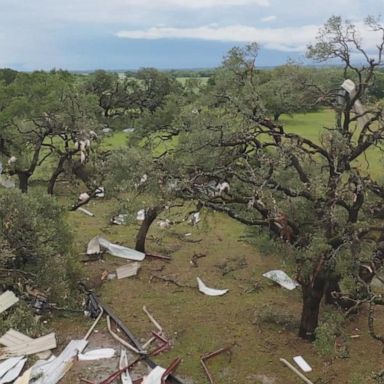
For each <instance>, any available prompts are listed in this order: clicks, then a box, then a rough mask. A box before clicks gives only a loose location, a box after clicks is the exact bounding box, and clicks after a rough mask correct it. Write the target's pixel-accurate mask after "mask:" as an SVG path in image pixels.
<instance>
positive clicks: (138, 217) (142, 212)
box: [136, 209, 145, 221]
mask: <svg viewBox="0 0 384 384" xmlns="http://www.w3.org/2000/svg"><path fill="white" fill-rule="evenodd" d="M144 219H145V210H144V209H140V211H137V215H136V220H137V221H144Z"/></svg>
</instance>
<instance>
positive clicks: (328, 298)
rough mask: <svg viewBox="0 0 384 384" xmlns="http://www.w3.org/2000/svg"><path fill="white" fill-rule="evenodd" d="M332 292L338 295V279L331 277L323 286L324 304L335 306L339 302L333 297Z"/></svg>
mask: <svg viewBox="0 0 384 384" xmlns="http://www.w3.org/2000/svg"><path fill="white" fill-rule="evenodd" d="M332 292H337V293H340V285H339V277H333V278H330V279H328V280H327V283H326V284H325V290H324V293H325V297H324V302H325V304H337V303H338V302H339V300H338V299H337V298H334V297H333V295H332Z"/></svg>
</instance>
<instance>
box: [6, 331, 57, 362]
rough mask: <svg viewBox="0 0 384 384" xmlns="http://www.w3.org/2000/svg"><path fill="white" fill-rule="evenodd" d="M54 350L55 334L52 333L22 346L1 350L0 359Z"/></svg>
mask: <svg viewBox="0 0 384 384" xmlns="http://www.w3.org/2000/svg"><path fill="white" fill-rule="evenodd" d="M54 348H56V338H55V333H54V332H52V333H50V334H48V335H45V336H42V337H39V338H37V339H33V340H31V341H28V342H25V343H23V344H17V345H12V346H10V347H4V348H1V349H0V359H6V358H8V357H14V356H21V355H33V354H34V353H38V352H43V351H47V350H49V349H54Z"/></svg>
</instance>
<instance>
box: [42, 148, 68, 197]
mask: <svg viewBox="0 0 384 384" xmlns="http://www.w3.org/2000/svg"><path fill="white" fill-rule="evenodd" d="M66 159H67V156H66V155H65V156H62V157H60V160H59V163H58V164H57V167H56V169H55V170H54V171H53V173H52V176H51V178H50V179H49V183H48V190H47V192H48V194H49V195H53V190H54V188H55V184H56V181H57V178H58V177H59V176H60V174H61V173H63V171H64V163H65V160H66Z"/></svg>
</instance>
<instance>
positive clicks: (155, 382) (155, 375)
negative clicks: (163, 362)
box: [142, 365, 166, 384]
mask: <svg viewBox="0 0 384 384" xmlns="http://www.w3.org/2000/svg"><path fill="white" fill-rule="evenodd" d="M165 371H166V370H165V368H163V367H160V366H159V365H158V366H157V367H155V368H154V369H152V371H151V372H150V373H149V375H147V376H144V377H143V381H142V384H161V378H162V376H163V374H164V372H165Z"/></svg>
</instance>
